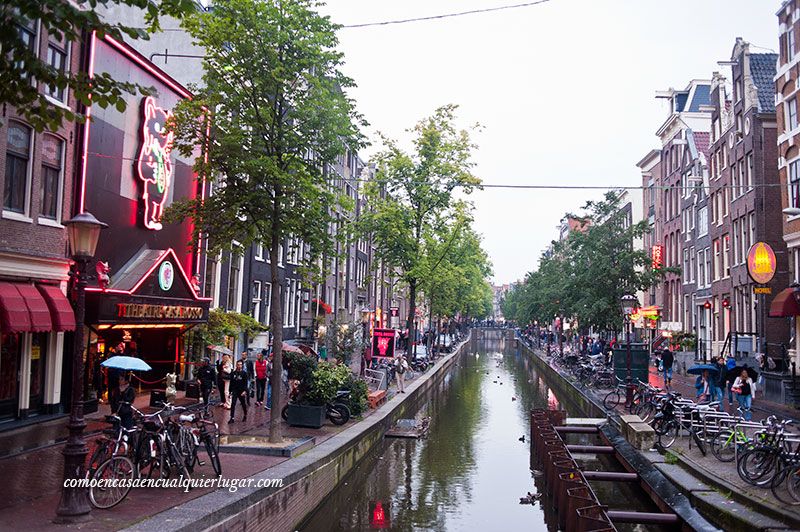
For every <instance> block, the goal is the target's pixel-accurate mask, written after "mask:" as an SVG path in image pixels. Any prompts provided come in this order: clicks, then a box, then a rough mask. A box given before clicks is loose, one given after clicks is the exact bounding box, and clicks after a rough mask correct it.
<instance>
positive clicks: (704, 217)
mask: <svg viewBox="0 0 800 532" xmlns="http://www.w3.org/2000/svg"><path fill="white" fill-rule="evenodd" d="M707 234H708V206H706V207H701V208H700V209H699V210H698V211H697V236H699V237H700V236H705V235H707Z"/></svg>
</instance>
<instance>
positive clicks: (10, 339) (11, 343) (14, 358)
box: [0, 333, 25, 419]
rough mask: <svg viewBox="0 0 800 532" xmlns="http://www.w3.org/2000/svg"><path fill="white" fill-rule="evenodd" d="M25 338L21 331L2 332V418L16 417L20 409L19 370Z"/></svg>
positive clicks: (0, 387)
mask: <svg viewBox="0 0 800 532" xmlns="http://www.w3.org/2000/svg"><path fill="white" fill-rule="evenodd" d="M24 339H25V337H24V335H23V334H21V333H14V334H0V419H9V418H16V416H17V412H18V411H19V370H20V366H21V364H22V352H23V351H22V344H23V340H24Z"/></svg>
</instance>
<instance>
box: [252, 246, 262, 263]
mask: <svg viewBox="0 0 800 532" xmlns="http://www.w3.org/2000/svg"><path fill="white" fill-rule="evenodd" d="M254 246H255V250H254V255H255V259H256V260H257V261H261V262H263V261H264V244H261V243H258V244H254Z"/></svg>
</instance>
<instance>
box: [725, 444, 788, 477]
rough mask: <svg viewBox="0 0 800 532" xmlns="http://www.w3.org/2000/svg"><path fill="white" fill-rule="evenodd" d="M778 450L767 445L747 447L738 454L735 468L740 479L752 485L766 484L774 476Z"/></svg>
mask: <svg viewBox="0 0 800 532" xmlns="http://www.w3.org/2000/svg"><path fill="white" fill-rule="evenodd" d="M778 461H779V460H778V452H777V450H776V449H772V448H769V447H765V448H754V449H748V450H747V451H745V452H744V453H742V454H740V455H739V460H738V461H737V463H736V470H737V472H738V473H739V476H740V477H741V479H742V480H744V481H745V482H747V483H748V484H751V485H753V486H766V485H767V484H769V483H770V482H772V478H773V477H774V476H775V472H776V469H777V468H776V465H777V462H778Z"/></svg>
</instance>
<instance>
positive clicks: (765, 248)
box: [747, 242, 777, 284]
mask: <svg viewBox="0 0 800 532" xmlns="http://www.w3.org/2000/svg"><path fill="white" fill-rule="evenodd" d="M776 267H777V260H776V259H775V252H774V251H772V248H771V247H770V245H769V244H767V243H766V242H756V243H755V244H753V247H751V248H750V251H749V252H748V253H747V273H749V274H750V278H751V279H752V280H753V281H754V282H756V283H758V284H767V283H768V282H770V281H771V280H772V278H773V277H775V270H776Z"/></svg>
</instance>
